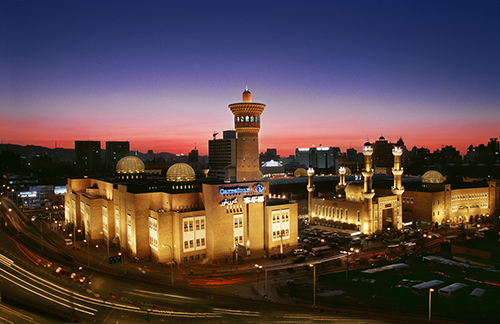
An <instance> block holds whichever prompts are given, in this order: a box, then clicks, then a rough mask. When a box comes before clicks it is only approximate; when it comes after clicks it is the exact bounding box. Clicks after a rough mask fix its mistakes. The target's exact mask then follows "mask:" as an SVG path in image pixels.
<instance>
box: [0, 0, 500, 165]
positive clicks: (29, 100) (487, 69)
mask: <svg viewBox="0 0 500 324" xmlns="http://www.w3.org/2000/svg"><path fill="white" fill-rule="evenodd" d="M0 9H1V10H0V12H2V14H0V15H1V18H2V19H1V20H2V22H0V26H1V27H0V28H1V30H2V33H0V42H1V43H3V44H5V46H2V47H1V49H0V109H1V112H2V118H1V119H0V129H2V130H3V131H2V134H0V137H1V141H2V143H11V144H19V145H27V144H34V145H41V146H47V147H54V144H55V143H56V142H57V145H58V147H63V148H74V141H75V140H99V141H101V143H102V144H101V145H103V143H104V142H106V141H129V142H130V148H131V149H136V150H138V151H141V152H146V151H147V150H149V149H152V150H153V151H154V152H155V153H157V152H170V153H184V154H187V153H188V152H189V151H190V150H191V149H193V148H194V147H195V146H196V147H197V148H198V150H199V151H200V155H207V154H208V140H210V139H212V134H213V132H214V131H215V132H218V133H219V134H222V131H223V130H228V129H233V127H234V123H233V118H232V114H231V111H230V110H229V109H228V107H227V106H228V104H230V103H234V102H240V101H241V93H242V92H243V90H245V88H246V87H248V89H249V90H250V91H251V92H252V96H253V101H256V102H262V103H265V104H266V106H267V107H266V110H265V112H264V113H263V114H262V119H261V127H262V128H261V131H260V134H259V140H260V151H261V152H264V151H265V150H266V148H277V149H278V154H280V155H281V156H288V155H290V154H294V151H295V148H299V147H311V146H313V145H314V146H320V145H323V146H338V147H340V148H341V149H342V151H343V152H345V150H346V149H347V148H350V147H353V148H355V149H357V150H358V151H359V150H360V149H361V146H362V145H363V143H364V142H366V141H367V140H369V141H371V142H374V141H376V140H377V139H378V138H379V137H380V136H384V137H385V138H386V139H387V140H389V141H391V142H396V141H397V140H398V138H399V137H401V138H403V140H404V142H405V144H406V145H407V147H408V148H409V149H411V147H413V146H417V147H427V148H429V149H430V150H431V151H434V150H435V149H439V148H441V146H443V145H453V146H454V147H456V148H457V149H458V150H459V151H460V153H461V154H462V155H464V154H465V153H466V149H467V147H468V146H469V145H474V146H477V145H479V144H486V143H487V142H488V140H489V138H491V137H500V136H498V124H499V121H500V109H498V108H499V106H500V92H499V91H498V89H499V88H500V62H499V60H498V57H500V24H498V21H499V20H500V4H499V3H498V2H496V1H482V2H480V3H479V4H477V3H474V2H472V1H463V2H456V1H439V2H434V1H433V2H431V1H420V2H415V3H407V2H403V3H401V2H398V1H381V2H377V3H373V2H368V1H356V2H349V3H340V2H339V3H337V2H332V3H330V2H314V3H307V5H306V4H304V3H303V2H301V1H287V2H283V1H276V2H273V3H268V2H264V1H256V2H252V3H244V2H240V3H234V2H226V1H218V2H214V3H208V2H203V1H187V2H168V3H164V2H160V1H148V2H146V3H142V2H133V1H125V2H123V1H120V2H117V1H104V2H97V1H88V2H82V1H71V2H65V1H42V2H30V1H5V2H2V4H1V5H0ZM219 138H221V135H219Z"/></svg>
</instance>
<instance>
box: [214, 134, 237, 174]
mask: <svg viewBox="0 0 500 324" xmlns="http://www.w3.org/2000/svg"><path fill="white" fill-rule="evenodd" d="M222 134H223V135H222V138H221V139H216V134H215V135H214V139H213V140H210V141H208V166H209V169H210V172H209V176H210V177H213V178H217V179H221V180H232V179H234V177H235V176H236V131H234V130H226V131H224V132H223V133H222Z"/></svg>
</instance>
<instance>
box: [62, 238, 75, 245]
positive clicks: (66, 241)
mask: <svg viewBox="0 0 500 324" xmlns="http://www.w3.org/2000/svg"><path fill="white" fill-rule="evenodd" d="M64 244H66V245H73V240H72V239H64Z"/></svg>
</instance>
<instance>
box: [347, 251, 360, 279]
mask: <svg viewBox="0 0 500 324" xmlns="http://www.w3.org/2000/svg"><path fill="white" fill-rule="evenodd" d="M351 252H353V253H358V252H359V250H358V249H354V248H353V247H351V248H350V249H348V250H347V251H346V253H347V260H346V264H345V278H346V280H347V278H348V277H349V253H351Z"/></svg>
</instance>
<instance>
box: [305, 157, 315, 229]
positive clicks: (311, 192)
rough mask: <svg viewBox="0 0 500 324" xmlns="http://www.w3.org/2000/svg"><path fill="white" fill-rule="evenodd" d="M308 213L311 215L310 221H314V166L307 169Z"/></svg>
mask: <svg viewBox="0 0 500 324" xmlns="http://www.w3.org/2000/svg"><path fill="white" fill-rule="evenodd" d="M307 177H308V180H307V212H308V214H309V221H310V222H311V221H312V216H313V205H312V200H313V197H314V188H315V186H314V180H313V177H314V169H313V167H312V165H310V166H309V169H307Z"/></svg>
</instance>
